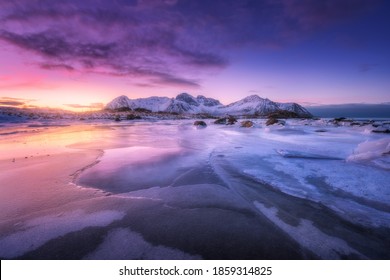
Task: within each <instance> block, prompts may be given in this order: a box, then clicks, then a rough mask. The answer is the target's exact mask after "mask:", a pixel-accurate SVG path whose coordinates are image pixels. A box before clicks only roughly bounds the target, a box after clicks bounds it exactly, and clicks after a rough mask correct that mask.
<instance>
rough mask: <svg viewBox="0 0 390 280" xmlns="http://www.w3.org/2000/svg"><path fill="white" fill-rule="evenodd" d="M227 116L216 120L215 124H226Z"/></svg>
mask: <svg viewBox="0 0 390 280" xmlns="http://www.w3.org/2000/svg"><path fill="white" fill-rule="evenodd" d="M226 120H227V119H226V118H219V119H217V120H215V121H214V123H215V124H226Z"/></svg>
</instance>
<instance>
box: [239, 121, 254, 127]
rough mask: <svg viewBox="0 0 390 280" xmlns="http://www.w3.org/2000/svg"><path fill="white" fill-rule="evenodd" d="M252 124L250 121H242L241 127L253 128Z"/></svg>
mask: <svg viewBox="0 0 390 280" xmlns="http://www.w3.org/2000/svg"><path fill="white" fill-rule="evenodd" d="M253 125H254V123H253V122H252V121H242V122H241V127H253Z"/></svg>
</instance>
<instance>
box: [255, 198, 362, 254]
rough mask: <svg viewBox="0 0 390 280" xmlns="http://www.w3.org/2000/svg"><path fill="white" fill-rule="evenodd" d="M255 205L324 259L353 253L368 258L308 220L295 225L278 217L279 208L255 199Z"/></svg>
mask: <svg viewBox="0 0 390 280" xmlns="http://www.w3.org/2000/svg"><path fill="white" fill-rule="evenodd" d="M254 205H255V206H256V208H257V209H259V210H260V212H261V213H262V214H263V215H265V216H266V217H267V218H269V219H270V220H271V221H272V222H273V223H274V224H275V225H277V226H278V227H279V228H281V229H282V230H283V231H285V232H286V233H287V234H288V235H289V236H291V237H292V238H293V239H294V240H295V241H297V242H298V243H299V244H301V245H302V246H303V247H305V248H307V249H309V250H310V251H312V252H313V253H314V254H316V255H318V256H319V257H321V258H323V259H333V260H334V259H340V258H342V257H343V256H346V255H351V254H353V255H357V256H358V257H359V258H361V259H366V258H367V257H366V256H364V255H362V254H361V253H360V252H358V251H356V250H354V249H353V248H351V247H350V246H349V245H348V244H347V243H346V242H345V241H344V240H342V239H340V238H337V237H333V236H330V235H327V234H325V233H323V232H322V231H321V230H320V229H318V228H317V227H315V226H314V225H313V223H312V222H310V221H308V220H304V219H302V220H301V221H300V224H299V225H298V226H296V227H294V226H291V225H289V224H287V223H285V222H283V220H281V219H279V218H278V215H277V209H275V208H272V207H270V208H267V207H265V206H264V205H263V204H261V203H259V202H258V201H255V202H254Z"/></svg>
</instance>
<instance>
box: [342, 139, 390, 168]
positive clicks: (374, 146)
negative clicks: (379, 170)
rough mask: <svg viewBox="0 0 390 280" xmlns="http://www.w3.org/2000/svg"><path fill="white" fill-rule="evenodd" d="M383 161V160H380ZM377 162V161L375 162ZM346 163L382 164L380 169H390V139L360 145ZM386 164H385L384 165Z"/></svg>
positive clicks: (365, 142)
mask: <svg viewBox="0 0 390 280" xmlns="http://www.w3.org/2000/svg"><path fill="white" fill-rule="evenodd" d="M382 159H383V160H382ZM375 160H377V161H375ZM347 161H349V162H369V161H373V162H374V163H377V164H378V162H379V161H382V162H383V165H382V167H384V168H386V169H390V138H388V139H379V140H374V141H368V140H366V141H364V142H362V143H360V144H359V145H358V146H357V147H356V149H355V150H354V152H353V154H351V155H350V156H349V157H348V158H347ZM386 163H387V164H386Z"/></svg>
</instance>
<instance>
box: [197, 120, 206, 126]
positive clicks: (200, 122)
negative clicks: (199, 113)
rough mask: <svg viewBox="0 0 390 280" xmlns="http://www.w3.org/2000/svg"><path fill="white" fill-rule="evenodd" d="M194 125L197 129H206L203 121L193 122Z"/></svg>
mask: <svg viewBox="0 0 390 280" xmlns="http://www.w3.org/2000/svg"><path fill="white" fill-rule="evenodd" d="M194 125H195V126H198V127H206V126H207V124H206V123H205V122H204V121H195V122H194Z"/></svg>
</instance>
